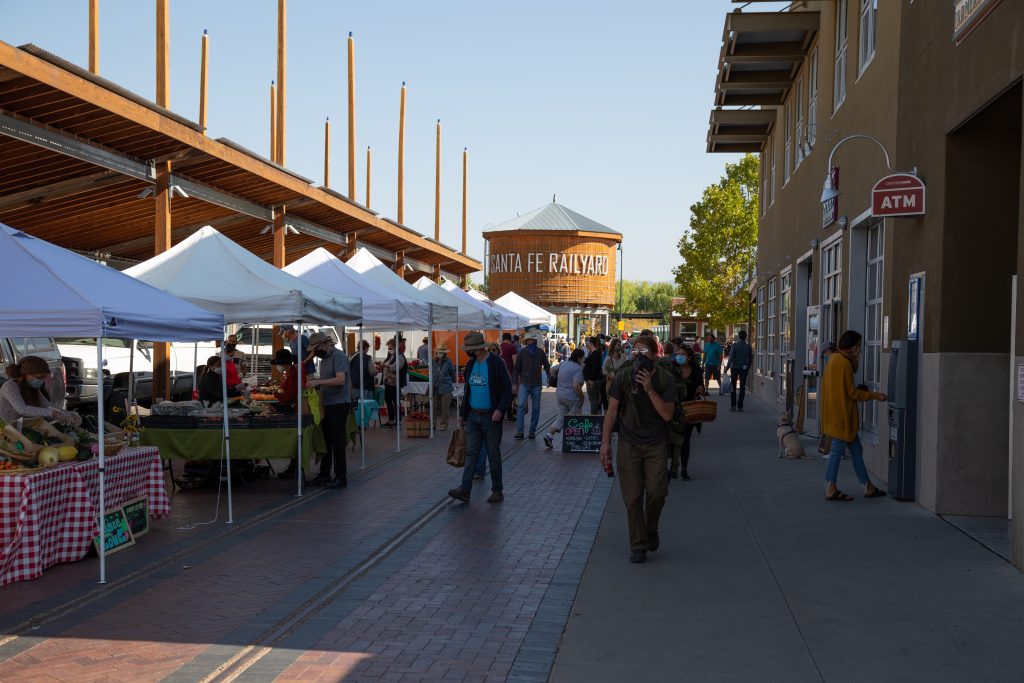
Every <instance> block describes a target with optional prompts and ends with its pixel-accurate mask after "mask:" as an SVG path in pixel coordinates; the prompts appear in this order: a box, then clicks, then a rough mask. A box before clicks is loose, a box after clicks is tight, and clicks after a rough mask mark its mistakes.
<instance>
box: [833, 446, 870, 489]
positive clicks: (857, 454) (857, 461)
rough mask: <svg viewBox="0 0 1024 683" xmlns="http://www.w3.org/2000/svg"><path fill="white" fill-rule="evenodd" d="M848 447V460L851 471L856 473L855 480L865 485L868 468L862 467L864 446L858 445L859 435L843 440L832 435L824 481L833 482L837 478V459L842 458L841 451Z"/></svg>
mask: <svg viewBox="0 0 1024 683" xmlns="http://www.w3.org/2000/svg"><path fill="white" fill-rule="evenodd" d="M847 448H849V449H850V462H851V463H852V464H853V471H854V473H855V474H856V475H857V481H859V482H860V483H861V484H863V485H866V484H867V483H868V470H867V468H866V467H864V447H863V446H861V445H860V437H859V436H858V437H856V438H855V439H854V440H853V441H843V440H842V439H837V438H835V437H832V452H830V453H829V454H828V464H827V465H825V481H826V482H828V483H831V484H835V483H836V480H837V479H838V478H839V461H840V460H842V459H843V452H844V451H845V450H846V449H847Z"/></svg>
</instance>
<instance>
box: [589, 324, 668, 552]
mask: <svg viewBox="0 0 1024 683" xmlns="http://www.w3.org/2000/svg"><path fill="white" fill-rule="evenodd" d="M633 348H634V352H635V354H636V360H635V361H633V362H631V363H626V364H625V365H623V366H622V368H621V369H620V370H619V372H618V374H617V375H615V381H614V382H612V387H611V390H610V391H609V392H608V412H607V413H606V414H605V417H604V424H603V425H602V429H601V456H600V457H601V465H603V466H604V467H605V469H606V470H610V468H611V466H612V450H611V434H612V430H613V428H614V427H615V419H616V418H618V419H619V438H618V455H617V460H618V466H619V477H618V479H619V488H620V489H621V490H622V499H623V501H624V502H625V504H626V514H627V517H628V526H629V547H630V550H631V552H632V554H631V555H630V558H629V560H630V562H636V563H639V562H646V561H647V553H648V552H653V551H655V550H657V549H658V548H659V547H660V545H661V540H660V538H659V537H658V522H659V521H660V519H661V511H662V508H663V507H664V506H665V498H666V496H668V471H667V470H666V468H665V459H666V458H667V457H668V450H667V444H668V438H669V434H668V423H669V421H670V420H672V417H673V415H674V413H675V403H676V382H675V379H674V378H673V377H672V374H671V373H669V372H668V371H667V370H665V368H664V367H663V366H661V365H658V364H656V363H655V359H656V358H657V355H658V343H657V342H656V341H655V339H654V337H652V336H649V335H643V334H642V335H640V336H639V337H637V339H636V343H635V344H634V347H633Z"/></svg>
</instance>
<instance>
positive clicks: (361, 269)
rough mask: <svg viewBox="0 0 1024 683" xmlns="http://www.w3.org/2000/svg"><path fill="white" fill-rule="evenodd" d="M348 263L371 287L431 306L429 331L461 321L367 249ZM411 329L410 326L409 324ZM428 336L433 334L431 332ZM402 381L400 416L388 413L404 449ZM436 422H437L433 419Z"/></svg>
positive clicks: (399, 445) (398, 403)
mask: <svg viewBox="0 0 1024 683" xmlns="http://www.w3.org/2000/svg"><path fill="white" fill-rule="evenodd" d="M348 265H349V266H351V268H352V269H353V270H355V271H356V272H357V273H359V275H360V276H361V277H363V278H364V279H365V281H366V282H367V283H368V285H369V286H371V287H373V288H375V289H377V290H378V291H380V292H381V293H384V292H389V293H390V294H391V295H392V296H404V297H411V298H413V299H415V300H416V301H419V302H420V303H424V304H427V305H428V306H430V324H429V325H428V326H427V330H428V332H429V331H431V330H435V329H437V330H454V329H456V328H457V327H458V324H459V310H458V308H457V307H456V306H448V305H445V304H439V303H435V302H434V301H433V300H432V299H431V297H430V296H429V295H427V294H424V293H423V292H421V291H420V290H418V289H416V288H415V287H413V286H412V285H410V284H409V283H408V282H406V281H405V280H403V279H402V278H400V277H399V276H398V274H397V273H395V272H394V271H393V270H391V269H390V268H388V267H387V266H386V265H384V264H383V263H382V262H381V261H380V260H379V259H378V258H377V257H376V256H374V255H373V254H371V253H370V252H369V251H368V250H366V249H365V248H361V249H359V250H358V251H356V253H355V255H354V256H353V257H352V258H350V259H349V260H348ZM406 329H408V326H406ZM427 336H428V338H429V337H430V335H429V334H428V335H427ZM399 337H400V335H399V326H396V328H395V354H396V355H397V354H398V352H399V351H398V350H399V345H400V339H399ZM395 365H396V367H395V371H396V372H397V371H398V367H397V365H398V363H397V361H396V363H395ZM428 381H429V382H430V383H431V387H430V393H431V396H430V411H431V414H433V410H434V397H433V380H432V379H429V378H428ZM399 384H400V383H399V382H396V383H395V393H396V396H395V405H396V406H398V408H397V409H396V411H395V412H396V413H398V414H397V415H394V416H390V415H389V416H388V418H389V419H391V418H392V417H393V418H394V420H395V427H396V428H395V451H396V452H397V451H399V450H401V448H402V422H401V420H402V417H401V416H402V408H401V403H402V398H401V388H400V387H399ZM431 424H433V422H431Z"/></svg>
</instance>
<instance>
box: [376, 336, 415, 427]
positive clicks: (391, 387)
mask: <svg viewBox="0 0 1024 683" xmlns="http://www.w3.org/2000/svg"><path fill="white" fill-rule="evenodd" d="M396 364H397V366H398V368H397V370H396V368H395V366H396ZM382 370H383V373H384V405H386V406H387V407H388V421H387V422H385V423H384V424H383V425H381V426H382V427H394V426H395V424H397V422H398V420H397V419H396V416H397V415H398V400H397V396H396V393H397V389H398V388H400V387H404V386H405V384H406V378H407V377H408V376H409V368H408V365H407V364H406V361H405V354H404V353H402V352H401V351H399V353H398V354H397V362H396V355H395V340H394V339H389V340H388V355H387V357H386V358H385V359H384V363H383V364H382Z"/></svg>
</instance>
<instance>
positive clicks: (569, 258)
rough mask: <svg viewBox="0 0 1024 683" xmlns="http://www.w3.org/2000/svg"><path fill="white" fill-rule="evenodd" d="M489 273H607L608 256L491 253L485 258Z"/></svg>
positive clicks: (552, 253) (553, 253)
mask: <svg viewBox="0 0 1024 683" xmlns="http://www.w3.org/2000/svg"><path fill="white" fill-rule="evenodd" d="M487 261H488V263H487V265H488V271H489V272H490V273H565V274H567V275H607V274H608V257H607V256H601V255H600V254H565V253H555V252H551V253H547V254H545V253H543V252H528V253H525V254H518V253H511V254H491V255H490V256H489V257H488V258H487Z"/></svg>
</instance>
